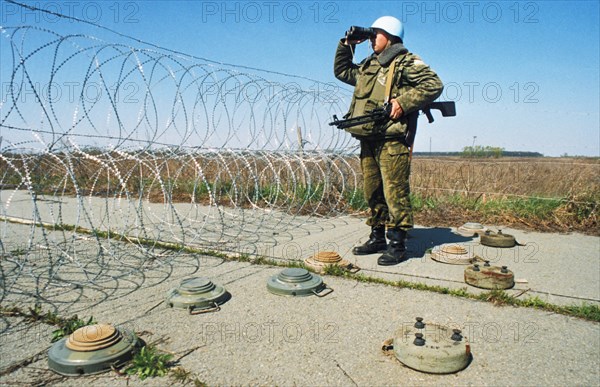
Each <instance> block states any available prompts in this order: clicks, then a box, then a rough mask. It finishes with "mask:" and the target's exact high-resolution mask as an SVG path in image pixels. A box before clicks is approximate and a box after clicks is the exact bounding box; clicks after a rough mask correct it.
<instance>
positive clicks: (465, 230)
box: [456, 222, 487, 237]
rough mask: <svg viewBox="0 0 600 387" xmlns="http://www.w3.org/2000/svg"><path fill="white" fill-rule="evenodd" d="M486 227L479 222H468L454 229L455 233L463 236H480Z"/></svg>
mask: <svg viewBox="0 0 600 387" xmlns="http://www.w3.org/2000/svg"><path fill="white" fill-rule="evenodd" d="M486 231H487V228H485V227H483V225H482V224H481V223H474V222H468V223H465V224H463V225H462V226H460V227H459V228H457V229H456V233H457V234H459V235H462V236H464V237H474V236H481V235H482V234H485V232H486Z"/></svg>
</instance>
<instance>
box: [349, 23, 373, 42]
mask: <svg viewBox="0 0 600 387" xmlns="http://www.w3.org/2000/svg"><path fill="white" fill-rule="evenodd" d="M375 35H377V33H376V32H375V29H374V28H370V27H357V26H352V27H350V29H349V30H348V31H346V40H365V39H370V38H372V37H374V36H375Z"/></svg>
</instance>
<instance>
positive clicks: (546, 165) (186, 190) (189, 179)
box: [0, 151, 600, 235]
mask: <svg viewBox="0 0 600 387" xmlns="http://www.w3.org/2000/svg"><path fill="white" fill-rule="evenodd" d="M96 153H97V154H96V155H95V157H96V158H95V159H94V160H92V159H86V158H84V157H83V156H82V155H81V154H78V153H77V154H71V155H69V156H70V157H68V158H67V156H66V155H62V154H55V155H37V154H29V155H18V154H15V155H9V154H7V155H6V157H7V161H4V160H0V170H2V171H3V173H2V174H0V186H7V187H8V186H10V187H19V189H25V188H26V186H27V185H28V182H29V183H31V185H30V188H31V189H33V190H34V191H35V192H36V193H37V194H43V193H46V194H51V195H59V196H60V195H91V196H103V197H109V198H110V197H116V196H119V197H122V196H128V197H130V198H133V200H135V199H136V198H143V199H147V200H149V201H150V202H164V201H165V200H167V201H172V202H194V203H199V204H212V205H214V204H217V205H223V206H238V207H242V208H245V207H259V208H268V209H271V208H273V207H275V208H277V209H280V210H282V211H283V212H287V213H290V214H298V215H309V214H317V215H337V214H348V213H356V212H361V211H365V210H366V209H367V203H366V202H365V200H364V198H363V195H362V189H361V173H360V166H359V160H358V157H357V156H355V155H345V156H344V155H337V156H336V157H329V158H328V157H323V158H319V159H313V158H312V156H307V157H305V158H302V157H296V156H293V157H290V156H289V155H288V156H286V155H279V154H273V155H265V154H262V153H260V152H259V153H256V154H253V153H251V152H246V153H243V155H242V154H240V155H238V156H236V155H235V154H231V155H225V156H222V157H216V156H215V155H213V154H210V153H209V154H206V153H198V154H181V155H180V154H175V153H174V154H169V155H161V154H158V153H152V152H148V153H137V154H135V157H131V158H127V157H123V156H122V155H119V154H116V153H111V152H110V151H106V152H101V153H98V152H96ZM242 158H243V159H244V162H241V159H242ZM66 160H69V162H67V161H66ZM342 160H343V162H341V161H342ZM9 162H10V165H9V164H8V163H9ZM599 167H600V163H598V160H597V159H565V158H554V159H550V158H535V159H532V158H529V159H519V158H499V159H495V160H493V161H490V160H481V159H468V160H467V159H461V158H451V157H438V158H422V157H417V158H415V159H413V162H412V167H411V169H412V171H411V187H412V203H413V207H414V209H415V216H416V220H417V221H418V222H419V223H420V224H422V225H425V226H432V225H440V224H441V220H442V218H443V217H444V214H446V216H445V217H446V218H450V219H453V221H456V222H458V221H465V222H466V221H471V220H472V221H483V222H487V223H494V222H498V223H502V224H504V225H507V226H512V227H517V228H519V227H521V228H526V229H536V230H540V231H562V232H568V231H579V232H583V233H587V234H592V235H600V227H599V225H600V224H599V219H598V218H599V217H600V215H599V211H598V203H599V202H600V181H598V179H597V176H598V172H599ZM26 172H28V173H29V174H27V173H26Z"/></svg>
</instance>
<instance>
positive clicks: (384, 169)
mask: <svg viewBox="0 0 600 387" xmlns="http://www.w3.org/2000/svg"><path fill="white" fill-rule="evenodd" d="M360 148H361V149H360V165H361V169H362V174H363V189H364V194H365V200H366V201H367V203H368V204H369V208H370V209H371V216H370V217H369V219H367V224H368V225H369V226H371V227H375V226H382V225H385V226H387V228H397V229H403V230H407V229H410V228H412V227H413V215H412V208H411V205H410V198H409V194H410V186H409V176H410V160H409V150H408V147H406V145H404V144H403V143H402V142H400V141H397V140H387V141H386V140H377V141H366V140H363V141H361V147H360Z"/></svg>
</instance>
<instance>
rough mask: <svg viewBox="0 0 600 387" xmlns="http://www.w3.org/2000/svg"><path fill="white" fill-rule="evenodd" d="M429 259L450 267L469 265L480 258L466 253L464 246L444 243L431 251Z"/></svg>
mask: <svg viewBox="0 0 600 387" xmlns="http://www.w3.org/2000/svg"><path fill="white" fill-rule="evenodd" d="M431 259H433V260H434V261H437V262H441V263H448V264H451V265H470V264H472V263H474V262H477V261H480V260H481V258H479V257H477V256H475V255H473V254H472V253H470V252H468V251H467V249H466V248H465V247H464V246H461V245H459V244H456V243H446V244H443V245H439V246H435V247H434V248H433V249H431Z"/></svg>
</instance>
